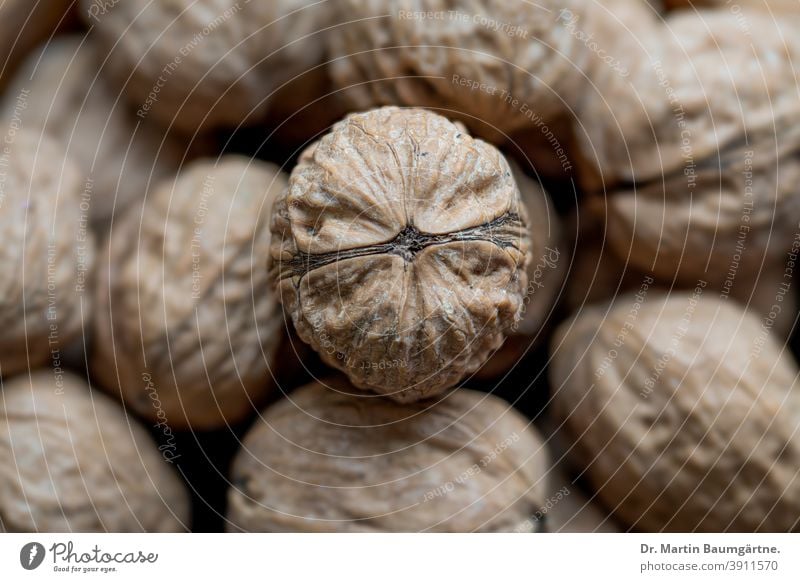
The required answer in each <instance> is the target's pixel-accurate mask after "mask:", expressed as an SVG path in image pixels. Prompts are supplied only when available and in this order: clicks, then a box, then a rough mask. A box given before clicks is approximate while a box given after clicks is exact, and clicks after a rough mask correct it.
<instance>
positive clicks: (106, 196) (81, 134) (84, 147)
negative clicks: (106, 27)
mask: <svg viewBox="0 0 800 582" xmlns="http://www.w3.org/2000/svg"><path fill="white" fill-rule="evenodd" d="M102 61H103V55H102V54H98V52H97V47H96V46H95V42H94V38H93V37H83V36H79V35H73V36H63V37H57V38H54V39H52V40H50V41H48V42H47V43H45V44H44V45H42V46H41V47H40V48H39V49H38V50H37V51H35V52H34V53H33V54H31V55H30V56H29V57H28V59H27V60H26V61H25V62H24V63H23V65H22V67H21V68H20V70H19V72H18V73H17V74H16V76H15V77H14V78H13V80H12V82H11V84H10V86H9V87H8V89H7V90H6V92H5V93H4V95H3V99H2V102H1V103H0V111H2V112H3V114H4V115H5V116H6V118H8V119H18V120H19V122H20V123H21V124H22V125H23V126H25V127H28V128H30V129H31V131H33V130H34V129H35V130H37V131H39V132H40V133H42V134H45V135H47V136H49V137H51V138H53V139H54V140H56V141H58V142H59V143H60V144H61V147H63V148H64V149H65V150H66V151H67V153H68V155H69V156H70V158H72V159H73V160H74V161H75V162H76V163H77V164H78V166H79V168H80V170H81V172H82V174H83V181H84V185H83V188H84V190H85V193H86V196H87V201H88V203H89V204H90V208H91V212H90V217H91V220H92V223H93V225H95V226H96V227H98V228H99V227H101V226H102V225H106V223H107V222H108V221H109V220H110V219H111V217H112V213H113V215H114V216H115V217H120V216H121V214H122V212H123V211H124V210H126V209H127V208H128V207H129V206H131V205H133V204H136V203H137V202H139V201H140V200H142V199H143V198H144V195H145V193H146V192H147V189H148V185H150V184H155V183H156V182H157V181H158V180H160V179H161V178H163V177H164V176H165V175H168V174H173V173H174V172H175V171H176V170H177V168H178V166H179V165H180V162H181V159H182V156H183V155H184V150H185V149H187V148H188V146H189V144H188V141H187V143H186V145H185V146H184V145H183V144H179V143H178V142H177V141H176V140H175V139H174V138H171V137H169V136H166V137H165V136H164V135H163V132H162V131H160V130H157V129H155V128H154V127H153V124H152V123H148V122H147V120H140V119H138V118H137V117H136V116H135V115H134V113H133V112H132V111H129V110H128V109H127V107H126V103H124V102H123V101H122V100H121V99H120V97H121V96H120V95H116V94H115V92H114V91H112V90H111V88H109V87H108V86H107V85H106V83H105V80H104V79H102V78H101V77H100V76H98V69H99V67H100V65H101V63H102Z"/></svg>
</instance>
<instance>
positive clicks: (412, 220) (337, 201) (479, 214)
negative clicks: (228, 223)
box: [271, 107, 530, 402]
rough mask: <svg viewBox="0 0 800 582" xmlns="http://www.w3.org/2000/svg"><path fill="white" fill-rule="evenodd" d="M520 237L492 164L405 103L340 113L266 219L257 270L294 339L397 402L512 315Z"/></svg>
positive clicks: (518, 287) (505, 326) (478, 147)
mask: <svg viewBox="0 0 800 582" xmlns="http://www.w3.org/2000/svg"><path fill="white" fill-rule="evenodd" d="M529 247H530V238H529V235H528V232H527V218H526V211H525V208H524V206H523V204H522V203H521V200H520V194H519V189H518V187H517V184H516V182H515V180H514V177H513V175H512V171H511V168H510V167H509V165H508V163H507V162H506V160H505V159H504V158H503V156H502V155H501V154H500V153H499V152H498V151H497V150H496V149H495V148H494V147H492V146H490V145H489V144H487V143H485V142H482V141H480V140H475V139H472V138H471V137H470V136H469V135H467V134H466V133H465V132H464V131H463V130H462V129H460V128H459V127H458V126H457V125H455V124H453V123H451V122H450V121H448V120H446V119H445V118H443V117H441V116H439V115H436V114H434V113H431V112H428V111H424V110H419V109H399V108H396V107H385V108H382V109H377V110H373V111H369V112H367V113H362V114H354V115H351V116H349V117H347V118H346V119H345V120H344V121H341V122H340V123H338V124H337V125H336V126H335V127H334V129H333V131H332V132H331V133H329V134H328V135H326V136H325V137H323V138H322V139H321V140H320V141H318V142H316V143H315V144H313V145H312V146H310V147H309V148H308V149H307V150H306V151H305V152H304V153H303V154H302V156H301V159H300V161H299V163H298V165H297V166H296V167H295V169H294V170H293V172H292V175H291V178H290V183H289V187H288V188H287V190H286V191H284V192H283V193H282V194H281V195H280V196H279V197H278V199H277V200H276V202H275V206H274V209H273V214H272V246H271V273H272V277H273V281H274V282H275V284H276V286H277V290H278V294H279V297H280V300H281V302H282V303H283V304H284V308H285V310H286V312H287V313H289V314H290V315H291V317H292V320H293V321H294V325H295V327H296V329H297V332H298V334H299V335H300V337H301V339H303V340H304V341H306V342H307V343H309V344H310V345H311V346H312V347H313V348H314V349H315V350H316V351H317V352H319V354H320V355H321V356H322V358H323V360H324V361H325V362H326V363H328V364H330V365H332V366H334V367H336V368H339V369H340V370H342V371H344V372H345V373H346V374H347V375H348V377H349V378H350V380H351V381H352V382H353V383H354V384H355V385H356V386H358V387H359V388H364V389H369V390H373V391H377V392H379V393H381V394H386V395H389V396H390V397H392V398H394V399H396V400H398V401H403V402H408V401H413V400H417V399H420V398H424V397H428V396H433V395H435V394H437V393H440V392H442V391H443V390H446V389H447V388H450V387H452V386H454V385H455V384H456V383H458V382H459V381H460V380H461V379H462V378H464V377H465V376H466V375H467V374H470V373H471V372H473V371H475V370H476V369H477V368H479V367H480V366H481V364H482V363H483V362H484V361H485V360H486V359H487V357H488V356H489V354H491V352H492V351H494V350H495V349H497V348H498V347H499V346H500V345H501V344H502V342H503V339H504V337H505V333H506V332H507V331H509V330H510V328H511V327H512V325H513V324H514V323H515V322H516V321H517V319H518V317H519V314H520V311H521V306H522V301H523V293H524V290H525V286H526V281H527V277H526V274H525V269H526V267H527V265H528V262H529V260H530V258H529Z"/></svg>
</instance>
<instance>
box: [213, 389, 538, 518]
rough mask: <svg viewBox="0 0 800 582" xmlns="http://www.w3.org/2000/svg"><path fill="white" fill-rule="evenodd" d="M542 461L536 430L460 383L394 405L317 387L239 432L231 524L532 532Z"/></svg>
mask: <svg viewBox="0 0 800 582" xmlns="http://www.w3.org/2000/svg"><path fill="white" fill-rule="evenodd" d="M547 468H548V460H547V453H546V450H545V446H544V444H543V443H542V441H541V439H540V438H539V436H538V434H537V433H536V431H535V429H533V428H532V427H531V425H530V423H529V422H528V421H527V420H526V419H524V418H523V417H522V416H520V415H519V413H517V412H515V411H514V410H513V409H512V408H510V407H509V406H507V405H506V403H505V402H503V401H502V400H500V399H498V398H495V397H493V396H490V395H487V394H481V393H478V392H473V391H471V390H466V389H462V390H455V391H453V392H451V393H448V394H447V395H446V396H445V397H443V398H442V399H440V400H437V401H426V402H424V403H423V402H418V403H413V404H405V405H400V404H397V403H394V402H392V401H390V400H387V399H384V398H380V397H376V396H372V395H365V394H363V393H358V391H356V390H354V389H352V388H351V387H348V386H347V385H346V384H345V383H342V382H340V383H334V384H331V385H330V386H324V385H322V384H316V383H315V384H310V385H308V386H305V387H303V388H301V389H299V390H298V391H296V392H294V393H292V394H291V395H290V396H289V397H288V398H287V399H285V400H282V401H280V402H278V403H277V404H275V405H273V406H272V407H271V408H268V409H267V410H266V411H265V413H264V414H263V416H262V419H261V421H260V423H259V424H258V425H257V426H256V427H254V428H253V429H251V431H250V432H249V433H248V434H247V436H246V437H245V439H244V444H243V447H242V450H241V451H240V452H239V454H238V456H237V457H236V459H235V461H234V465H233V469H232V481H233V484H234V488H232V489H231V490H230V493H229V497H228V501H229V510H228V519H229V526H228V529H230V530H232V531H239V530H244V531H272V532H354V531H361V532H369V531H372V532H375V531H381V532H417V531H444V532H448V531H450V532H469V531H484V532H491V531H505V532H514V531H519V532H524V531H534V530H536V529H537V527H538V524H537V523H535V521H534V520H533V519H531V517H532V516H534V515H535V514H536V513H537V511H539V510H540V509H541V507H542V504H543V502H544V495H545V491H546V490H547Z"/></svg>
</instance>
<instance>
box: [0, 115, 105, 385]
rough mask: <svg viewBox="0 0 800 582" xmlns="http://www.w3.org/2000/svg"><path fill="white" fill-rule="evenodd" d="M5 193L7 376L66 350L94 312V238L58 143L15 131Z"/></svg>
mask: <svg viewBox="0 0 800 582" xmlns="http://www.w3.org/2000/svg"><path fill="white" fill-rule="evenodd" d="M3 155H4V156H5V160H4V162H3V169H2V187H1V188H0V238H2V241H3V244H2V249H0V265H2V269H3V272H2V276H0V280H2V281H3V283H2V292H0V325H2V329H3V335H2V339H0V373H1V374H2V375H3V377H7V376H9V375H12V374H15V373H17V372H21V371H23V370H25V369H27V368H28V367H31V368H33V367H36V366H39V365H41V364H44V363H45V362H47V361H48V360H51V361H52V364H53V366H54V367H57V368H60V367H61V366H62V365H63V354H64V351H65V350H67V349H68V348H70V347H71V342H73V341H75V340H76V339H77V336H79V335H80V334H81V333H82V330H83V329H84V326H85V324H86V322H87V321H88V319H89V316H90V314H91V313H92V301H91V299H92V293H91V288H90V287H91V284H90V282H91V280H92V272H93V269H94V261H95V248H94V238H93V236H92V233H91V232H90V231H89V230H88V217H87V212H88V208H86V207H84V205H83V201H82V184H81V182H80V175H79V173H78V171H77V168H76V167H75V165H74V164H73V163H72V161H71V160H69V159H68V158H67V157H66V155H65V153H64V151H63V149H61V147H60V146H59V144H57V143H55V142H53V141H51V140H49V139H48V138H47V137H45V136H40V135H39V134H38V132H36V131H30V130H27V129H19V127H18V126H15V125H11V126H9V129H8V131H7V132H6V135H5V137H4V154H3Z"/></svg>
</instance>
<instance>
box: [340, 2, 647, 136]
mask: <svg viewBox="0 0 800 582" xmlns="http://www.w3.org/2000/svg"><path fill="white" fill-rule="evenodd" d="M342 4H343V12H344V13H345V14H348V15H349V16H350V21H349V22H348V23H347V24H346V25H344V26H342V27H341V31H340V33H339V34H336V35H332V36H331V39H330V41H331V45H332V49H331V52H332V56H333V57H334V60H332V62H331V76H332V77H333V79H334V82H335V83H336V85H337V86H338V87H339V88H340V89H342V95H343V97H344V98H345V99H346V100H347V101H348V102H349V103H350V104H351V105H352V106H353V107H354V108H356V109H366V108H369V107H374V106H376V105H407V106H419V107H430V108H433V109H435V110H437V111H438V112H439V113H441V114H442V115H445V116H447V117H452V118H458V119H461V120H463V121H464V122H465V123H466V124H467V125H468V127H470V129H471V130H472V131H473V132H475V133H476V134H478V135H481V136H485V137H487V139H491V140H492V141H496V140H497V139H500V138H502V136H503V134H508V133H511V132H516V131H519V130H526V131H539V130H540V128H541V124H542V123H543V122H544V123H545V124H549V123H551V122H553V120H554V119H556V118H558V117H560V116H561V115H562V114H564V113H569V112H570V110H571V109H572V108H574V107H575V106H576V105H577V103H578V102H579V101H580V99H581V97H582V96H583V94H584V92H585V91H586V86H587V84H588V81H589V78H590V75H591V71H592V70H593V69H594V68H595V67H597V66H598V64H600V63H601V62H602V58H600V57H599V56H598V54H597V49H596V47H597V45H598V43H600V47H601V48H604V49H606V50H607V51H608V52H609V53H612V54H613V53H614V52H615V51H613V50H611V49H610V47H609V46H608V45H609V44H611V43H614V44H616V43H619V42H621V39H623V37H625V36H630V31H628V30H626V29H625V27H624V26H622V25H620V22H623V23H624V22H626V21H635V22H636V23H637V27H638V30H639V31H641V30H644V29H645V28H647V26H649V24H650V22H649V21H650V20H651V19H652V15H651V14H649V9H646V8H645V7H644V3H640V2H628V3H627V4H621V5H620V7H619V10H618V11H617V12H618V14H612V13H611V12H610V11H608V10H606V9H605V7H604V6H602V5H601V4H598V3H597V2H583V1H582V0H566V1H564V0H562V1H560V2H554V1H551V0H547V1H543V2H522V1H520V0H512V1H509V0H455V1H453V0H424V1H422V2H420V1H417V0H391V1H389V2H386V1H384V0H367V1H364V0H343V2H342ZM597 30H600V31H602V32H603V33H604V34H603V35H602V36H599V37H598V38H593V37H588V38H587V35H588V34H590V33H591V32H592V31H597ZM603 41H606V43H605V44H603Z"/></svg>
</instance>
